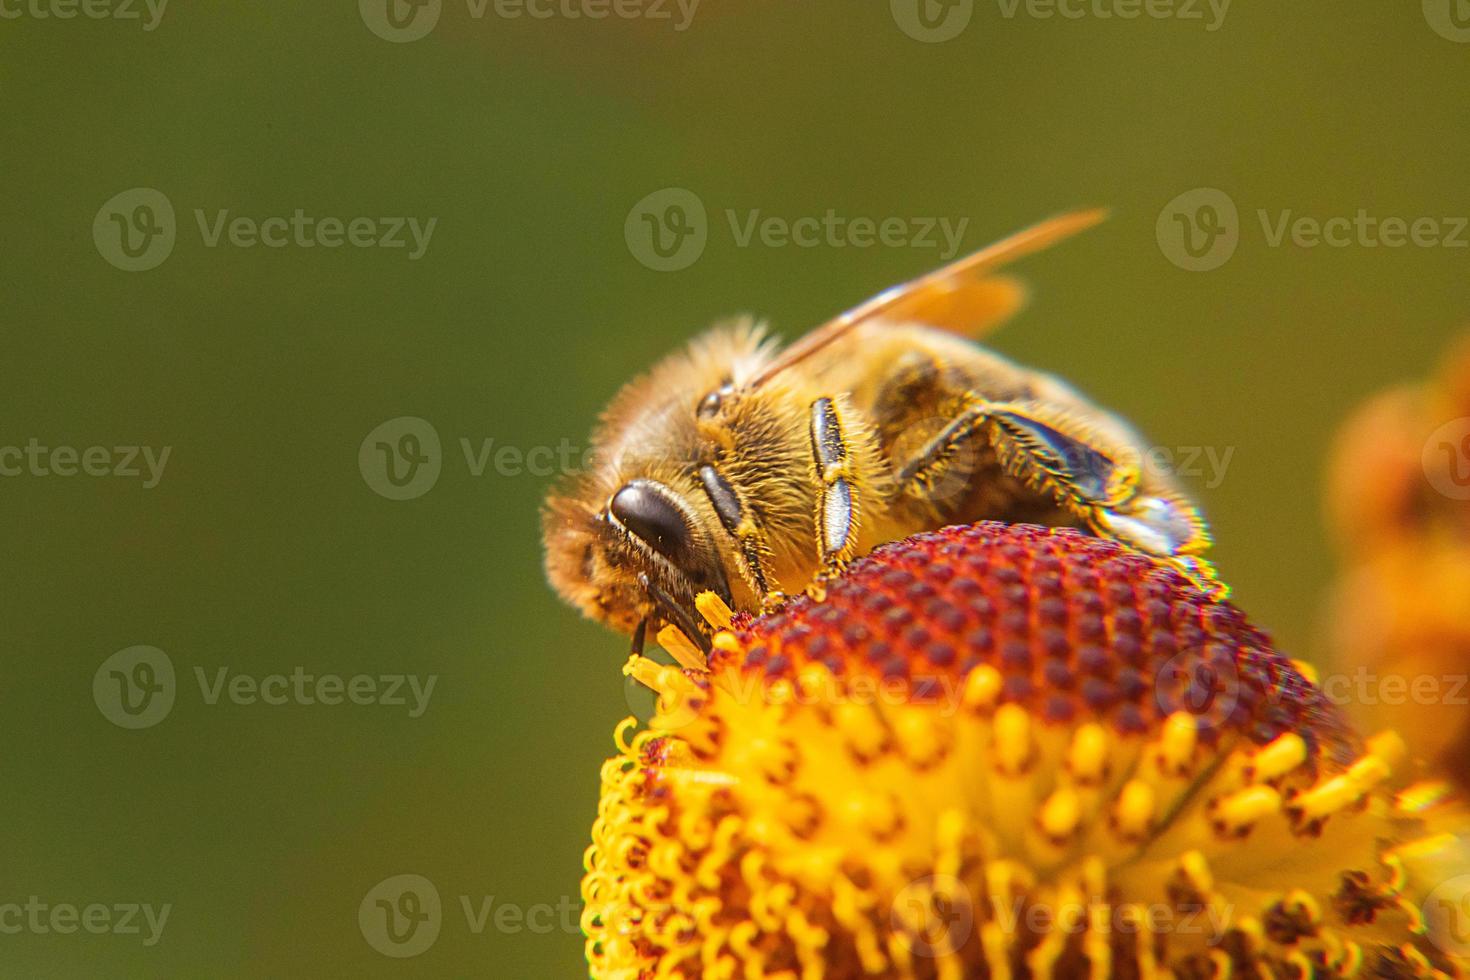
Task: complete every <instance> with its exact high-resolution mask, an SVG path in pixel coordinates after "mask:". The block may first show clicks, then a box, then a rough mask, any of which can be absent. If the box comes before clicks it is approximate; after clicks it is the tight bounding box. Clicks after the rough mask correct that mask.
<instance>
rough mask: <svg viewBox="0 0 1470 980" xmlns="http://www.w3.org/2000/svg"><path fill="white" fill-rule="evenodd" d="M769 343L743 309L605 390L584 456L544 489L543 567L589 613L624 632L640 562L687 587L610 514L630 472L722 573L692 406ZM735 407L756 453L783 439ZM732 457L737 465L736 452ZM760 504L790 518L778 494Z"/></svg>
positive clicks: (668, 582)
mask: <svg viewBox="0 0 1470 980" xmlns="http://www.w3.org/2000/svg"><path fill="white" fill-rule="evenodd" d="M776 347H777V344H776V342H775V341H774V340H773V339H772V338H770V337H769V335H768V333H767V330H766V327H765V325H764V324H762V323H760V322H758V321H756V320H755V319H753V318H750V317H741V318H737V319H734V320H730V321H727V322H725V323H722V324H719V325H717V326H715V327H714V328H712V329H710V330H709V331H707V332H705V333H704V334H702V335H700V336H699V337H696V338H695V339H694V340H692V341H691V342H690V343H689V344H688V345H686V346H685V347H683V348H681V349H679V350H677V351H675V352H673V353H671V354H669V355H668V356H667V357H665V358H664V359H663V360H661V361H660V362H658V363H657V364H656V365H654V366H653V368H651V369H650V370H649V371H647V372H646V373H644V374H643V375H641V376H639V377H637V378H635V379H634V380H632V381H630V382H629V383H627V384H626V385H624V386H623V388H622V390H621V391H619V392H618V394H617V395H616V396H615V397H614V398H613V400H612V402H611V403H610V404H609V406H608V408H607V409H606V410H605V411H604V412H603V413H602V416H601V418H600V420H599V422H598V425H597V427H596V429H595V430H594V432H593V436H592V447H593V452H592V453H591V454H590V466H589V467H588V468H587V469H586V470H585V471H584V472H582V473H579V474H575V475H573V476H571V477H569V478H568V479H567V480H566V481H564V483H563V484H562V485H561V486H559V487H558V488H557V489H556V490H555V491H554V492H553V493H552V495H551V496H550V497H549V498H548V500H547V503H546V507H545V509H544V511H543V515H542V526H543V532H544V538H545V542H546V555H545V566H546V573H547V577H548V579H549V580H550V581H551V583H552V585H553V586H554V587H555V588H556V590H557V591H558V592H559V593H560V594H561V595H562V596H563V597H564V598H565V599H566V600H567V601H568V602H570V603H571V604H572V605H574V606H576V607H577V608H578V609H580V610H581V611H582V612H583V613H584V614H586V615H588V616H589V617H591V618H593V619H596V620H599V621H603V622H606V623H608V625H610V626H613V627H614V628H615V629H619V630H622V631H624V632H631V631H632V630H633V628H634V627H635V626H636V617H635V616H634V615H633V613H632V612H631V611H630V610H629V607H630V606H631V607H637V606H641V605H643V604H645V602H646V597H645V596H644V595H643V588H642V586H640V585H639V583H638V582H637V575H638V574H639V573H640V572H642V573H645V574H650V575H652V576H653V578H654V580H655V581H656V583H657V584H659V585H660V586H661V587H662V588H664V589H665V590H666V591H668V592H671V593H673V594H676V595H682V594H684V593H688V592H690V590H691V589H692V583H691V582H690V581H689V580H688V579H689V576H687V575H685V574H684V573H683V571H682V570H681V569H680V568H678V567H677V566H673V565H671V564H670V562H669V560H668V559H667V557H666V556H661V555H659V554H658V553H656V552H650V551H649V550H648V549H647V548H645V547H644V546H643V545H642V544H641V543H640V542H639V541H638V539H637V538H636V536H630V535H629V534H627V533H626V531H625V529H621V528H619V527H618V526H617V524H616V521H611V522H610V521H609V515H608V511H609V509H610V505H611V502H612V500H613V498H614V497H615V496H616V495H617V494H618V492H619V491H620V490H621V489H623V488H625V487H627V486H628V485H629V483H630V482H631V481H635V480H636V481H641V483H640V486H648V487H657V488H659V489H657V490H651V491H650V492H652V493H657V494H658V498H657V499H658V501H659V502H661V503H663V504H666V505H667V507H668V508H672V510H673V512H675V513H677V514H678V516H679V518H680V519H681V520H682V522H683V525H684V527H685V528H686V529H687V531H686V532H685V533H686V534H687V537H688V549H689V551H690V552H691V553H692V554H693V555H694V556H695V557H697V558H698V559H699V560H700V561H701V562H702V563H703V571H704V572H705V573H706V574H707V575H708V576H711V577H713V578H718V577H719V575H721V574H723V575H725V576H726V577H728V574H729V571H728V569H726V568H724V567H723V564H724V563H723V562H721V561H720V559H719V556H718V554H717V550H718V549H717V546H716V545H715V544H714V543H713V542H712V541H710V540H709V539H710V532H709V529H710V528H714V527H717V526H718V523H717V521H718V518H717V515H716V514H715V513H714V512H713V509H712V508H711V506H710V505H709V504H708V502H707V501H706V500H705V499H704V496H705V495H704V492H703V490H702V488H701V487H700V486H699V484H698V481H697V479H696V467H697V463H698V457H699V455H700V447H701V445H702V440H706V439H708V438H709V437H710V436H711V434H712V433H714V432H715V431H716V427H715V426H712V425H711V424H710V423H709V422H708V421H707V420H701V419H700V418H699V416H698V413H697V409H698V406H699V402H700V400H701V399H702V398H704V397H705V396H706V395H707V394H708V393H710V392H713V391H716V390H718V389H720V388H722V387H728V386H730V385H732V384H740V383H742V382H743V381H744V380H746V379H747V378H749V377H751V376H753V375H754V374H755V373H757V372H758V371H759V370H761V368H762V367H764V365H765V364H767V363H768V362H769V361H770V359H771V358H772V357H773V356H774V353H775V350H776ZM778 392H779V388H776V389H773V394H775V393H778ZM741 412H742V417H741V419H740V420H739V421H740V422H741V424H742V425H743V427H744V428H745V429H746V430H747V431H748V432H749V434H750V435H749V438H748V439H747V440H746V441H747V443H748V444H751V445H753V447H754V448H755V451H756V453H757V454H759V453H760V452H761V451H766V452H769V451H770V447H773V446H776V445H778V444H783V443H788V442H790V441H791V435H790V433H789V432H786V431H784V430H782V428H781V422H780V420H779V419H777V418H775V417H774V416H773V415H771V414H770V413H761V412H760V411H759V409H758V407H757V406H753V405H747V406H741ZM725 441H727V442H728V441H729V440H725ZM735 458H736V460H737V462H736V463H735V464H734V466H735V468H736V469H738V468H739V465H740V464H739V462H738V459H739V458H740V456H739V454H738V453H737V455H736V457H735ZM769 511H770V514H769V516H770V519H771V520H772V522H773V524H774V525H775V526H777V527H782V526H785V525H787V524H789V523H791V521H792V515H791V513H790V512H789V508H784V507H782V506H780V505H779V504H777V505H773V506H771V507H770V508H769ZM702 584H710V583H709V582H705V583H702ZM717 591H718V590H717ZM727 594H728V592H727Z"/></svg>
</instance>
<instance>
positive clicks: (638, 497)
mask: <svg viewBox="0 0 1470 980" xmlns="http://www.w3.org/2000/svg"><path fill="white" fill-rule="evenodd" d="M671 493H672V491H670V490H669V489H668V488H667V487H665V486H664V485H663V484H661V483H655V482H653V481H652V480H632V481H630V482H628V483H625V484H624V485H623V487H622V489H620V490H618V492H617V493H615V494H613V497H612V500H610V501H609V502H608V505H607V509H608V513H609V514H611V515H612V518H613V520H615V521H617V522H618V523H619V524H621V525H622V526H623V527H624V528H626V529H627V530H628V532H629V533H631V534H634V535H637V537H638V538H639V539H640V540H642V541H643V542H644V543H645V544H647V545H648V546H649V547H650V548H652V549H653V550H654V551H656V552H658V553H659V554H661V555H663V556H664V557H665V558H668V559H669V560H671V561H677V560H678V559H679V558H681V557H683V556H684V555H686V554H687V553H688V551H689V540H690V531H689V524H688V523H687V522H686V521H685V520H684V514H683V512H682V511H681V510H680V509H679V507H678V505H677V504H675V503H674V502H673V500H671V499H670V494H671Z"/></svg>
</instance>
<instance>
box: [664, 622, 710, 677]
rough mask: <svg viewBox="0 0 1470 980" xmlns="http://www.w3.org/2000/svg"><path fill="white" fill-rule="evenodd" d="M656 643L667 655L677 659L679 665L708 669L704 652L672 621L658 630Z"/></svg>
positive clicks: (699, 669) (692, 668) (689, 668)
mask: <svg viewBox="0 0 1470 980" xmlns="http://www.w3.org/2000/svg"><path fill="white" fill-rule="evenodd" d="M658 645H659V646H661V647H663V648H664V649H665V650H667V651H668V652H669V656H671V657H673V658H674V659H675V660H677V661H678V662H679V666H681V667H683V668H685V669H686V670H698V671H707V670H709V663H708V662H707V661H706V660H705V659H704V652H703V651H702V650H700V649H699V647H697V646H695V645H694V641H693V640H691V639H689V637H687V636H685V635H684V633H683V631H682V630H680V629H679V627H677V626H674V625H673V624H672V623H671V624H669V625H668V626H665V627H664V628H663V629H661V630H659V631H658Z"/></svg>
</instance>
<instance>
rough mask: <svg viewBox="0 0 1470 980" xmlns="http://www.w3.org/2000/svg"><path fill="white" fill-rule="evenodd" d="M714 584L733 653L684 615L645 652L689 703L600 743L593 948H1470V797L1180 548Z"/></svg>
mask: <svg viewBox="0 0 1470 980" xmlns="http://www.w3.org/2000/svg"><path fill="white" fill-rule="evenodd" d="M700 608H701V612H703V613H704V614H705V616H706V618H707V619H709V620H710V622H711V623H712V624H713V625H715V626H717V627H719V632H718V633H717V634H716V637H715V641H714V649H713V651H712V652H711V654H710V656H709V657H708V660H707V662H705V661H704V659H703V658H702V657H701V656H700V655H699V653H698V651H697V650H696V649H695V648H694V647H693V646H692V644H685V643H680V642H679V638H678V637H677V636H672V635H669V634H668V633H667V632H666V634H665V635H664V637H663V638H664V640H665V643H666V645H667V646H670V647H672V648H673V651H674V652H675V654H676V656H678V657H679V658H680V660H681V662H682V666H679V667H674V666H662V665H659V664H656V663H654V662H652V661H650V660H645V659H643V658H639V657H635V658H633V659H632V660H631V661H630V662H629V665H628V667H627V668H626V670H627V671H628V672H629V673H631V674H633V675H634V676H636V677H637V678H639V679H640V680H642V681H643V682H644V683H646V684H648V685H649V686H650V687H652V688H653V689H654V690H656V691H657V692H658V693H659V702H658V711H657V714H656V716H655V717H654V718H653V719H652V721H651V722H650V725H649V727H648V729H647V730H645V731H641V732H638V733H637V734H632V735H631V737H630V733H631V732H632V730H633V727H634V722H633V721H632V720H631V719H629V720H628V721H627V722H625V723H624V724H623V725H622V726H620V728H619V729H618V736H617V737H618V744H619V752H618V754H617V755H615V756H614V757H613V758H611V759H609V760H608V761H607V763H606V764H605V765H604V767H603V770H602V795H601V802H600V805H599V809H598V817H597V820H596V822H595V824H594V826H593V831H592V845H591V847H590V848H589V849H588V851H587V855H586V875H585V877H584V879H583V885H582V890H583V898H584V900H585V903H586V906H585V912H584V916H583V928H584V930H585V932H586V934H587V956H588V960H589V963H590V966H591V974H592V976H593V977H596V978H603V980H645V978H676V977H677V978H695V977H705V978H727V977H728V978H736V977H739V978H745V977H790V978H793V980H794V978H802V980H815V978H845V977H879V976H881V977H934V978H960V977H1063V978H1082V977H1104V976H1110V975H1113V976H1124V977H1134V976H1140V977H1142V976H1155V975H1172V976H1175V977H1226V976H1248V977H1256V976H1260V977H1318V976H1348V975H1352V974H1354V973H1360V974H1366V975H1376V976H1391V977H1397V976H1405V977H1408V976H1432V975H1441V976H1459V975H1463V973H1464V971H1465V970H1466V968H1467V964H1470V960H1466V959H1464V958H1461V957H1462V954H1464V953H1466V952H1470V950H1464V949H1461V948H1460V947H1458V946H1457V945H1456V942H1457V939H1458V940H1465V939H1467V938H1470V937H1466V936H1459V937H1457V936H1456V935H1454V933H1453V930H1454V928H1455V927H1457V926H1460V925H1462V924H1463V922H1462V920H1461V919H1459V918H1457V916H1459V915H1460V914H1461V910H1460V909H1459V908H1458V906H1457V905H1456V903H1458V902H1461V901H1464V900H1465V899H1467V898H1470V846H1467V840H1466V837H1465V836H1464V834H1465V830H1466V828H1467V827H1470V818H1467V815H1466V811H1465V809H1464V808H1463V806H1461V805H1460V804H1459V803H1457V802H1455V801H1454V800H1453V799H1452V798H1451V796H1450V795H1449V793H1448V790H1447V787H1446V786H1445V785H1444V784H1443V783H1438V782H1421V783H1417V784H1413V785H1403V784H1402V781H1400V780H1398V779H1397V777H1396V776H1395V767H1396V766H1397V765H1398V764H1399V763H1400V760H1401V758H1402V755H1403V745H1402V743H1401V742H1400V740H1399V739H1398V737H1397V736H1395V735H1392V734H1389V735H1383V736H1377V737H1374V738H1369V739H1366V740H1364V739H1361V738H1360V737H1359V736H1357V735H1356V734H1355V733H1354V732H1353V731H1352V730H1351V729H1350V728H1349V727H1348V726H1347V724H1346V723H1345V722H1344V721H1343V720H1342V719H1341V718H1340V717H1339V715H1338V713H1337V712H1336V711H1335V709H1334V708H1333V707H1332V706H1331V705H1330V704H1328V703H1327V701H1326V700H1325V698H1324V697H1323V696H1322V694H1321V692H1320V691H1318V689H1317V688H1316V687H1315V686H1314V685H1313V684H1312V683H1311V681H1310V678H1309V675H1308V673H1306V672H1305V671H1304V669H1303V668H1302V666H1301V665H1298V664H1295V663H1293V662H1292V661H1289V660H1288V659H1286V658H1285V657H1283V656H1282V655H1280V654H1279V653H1277V652H1276V651H1275V650H1274V649H1273V648H1272V646H1271V643H1270V640H1269V639H1268V638H1267V637H1266V635H1265V634H1263V633H1262V632H1260V631H1259V630H1257V629H1256V628H1255V627H1253V626H1252V625H1251V624H1250V623H1249V622H1248V621H1247V620H1246V619H1245V617H1244V616H1243V615H1242V614H1241V613H1240V611H1239V610H1237V609H1236V608H1235V607H1233V606H1232V605H1230V604H1229V603H1228V602H1225V601H1223V600H1221V599H1218V598H1212V597H1211V596H1208V595H1206V594H1205V593H1203V592H1201V591H1199V589H1197V588H1196V587H1195V586H1194V585H1192V584H1191V583H1190V582H1189V581H1188V580H1187V579H1185V578H1184V577H1183V576H1182V575H1180V574H1179V573H1178V572H1177V571H1176V570H1175V569H1174V568H1173V567H1172V566H1170V565H1168V564H1167V563H1164V562H1161V561H1157V560H1155V559H1152V558H1149V557H1146V556H1144V555H1141V554H1138V553H1135V552H1132V551H1130V550H1128V549H1126V548H1124V547H1122V546H1119V545H1116V544H1113V543H1111V542H1108V541H1103V540H1099V539H1095V538H1089V537H1086V536H1083V535H1081V534H1079V533H1076V532H1073V531H1068V530H1049V529H1042V528H1036V527H1029V526H1010V525H1002V524H995V523H988V522H987V523H981V524H976V525H972V526H969V527H953V528H948V529H945V530H943V531H939V532H935V533H930V534H921V535H917V536H915V537H912V538H909V539H906V540H904V541H902V542H898V543H895V544H892V545H889V546H885V547H883V548H880V549H879V550H878V551H876V552H874V553H873V554H872V555H871V556H869V557H868V558H865V559H862V560H859V561H858V562H856V563H854V564H853V565H852V566H851V567H850V568H849V569H848V571H847V572H846V573H845V574H844V575H843V576H842V577H840V578H839V579H837V580H836V581H834V582H832V583H829V585H828V586H827V589H826V594H825V595H824V596H821V597H820V601H818V600H817V599H813V598H808V597H800V598H797V599H795V600H793V601H792V602H791V603H790V604H789V605H788V606H787V607H786V608H785V609H783V610H782V611H780V612H778V613H775V614H771V615H767V616H764V617H758V618H752V617H749V616H743V615H742V616H737V617H733V618H732V617H731V616H730V615H729V612H728V610H727V609H724V608H722V605H721V604H720V603H719V602H718V601H717V600H714V599H713V597H710V596H705V597H702V599H701V603H700ZM1461 875H1464V876H1465V877H1464V878H1463V880H1459V878H1458V876H1461ZM1431 895H1433V896H1434V897H1435V902H1436V903H1438V904H1433V905H1432V906H1430V907H1428V908H1426V907H1425V901H1426V898H1428V897H1430V896H1431ZM1446 909H1448V911H1446ZM1166 971H1167V972H1166ZM1375 971H1376V973H1375Z"/></svg>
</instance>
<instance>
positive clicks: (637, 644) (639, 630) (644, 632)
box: [628, 616, 648, 657]
mask: <svg viewBox="0 0 1470 980" xmlns="http://www.w3.org/2000/svg"><path fill="white" fill-rule="evenodd" d="M647 639H648V617H647V616H644V617H643V618H642V619H640V620H638V625H637V627H636V628H634V630H633V645H632V647H631V648H630V649H629V650H628V654H629V655H630V656H633V657H641V656H642V655H643V644H644V643H645V642H646V641H647Z"/></svg>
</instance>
